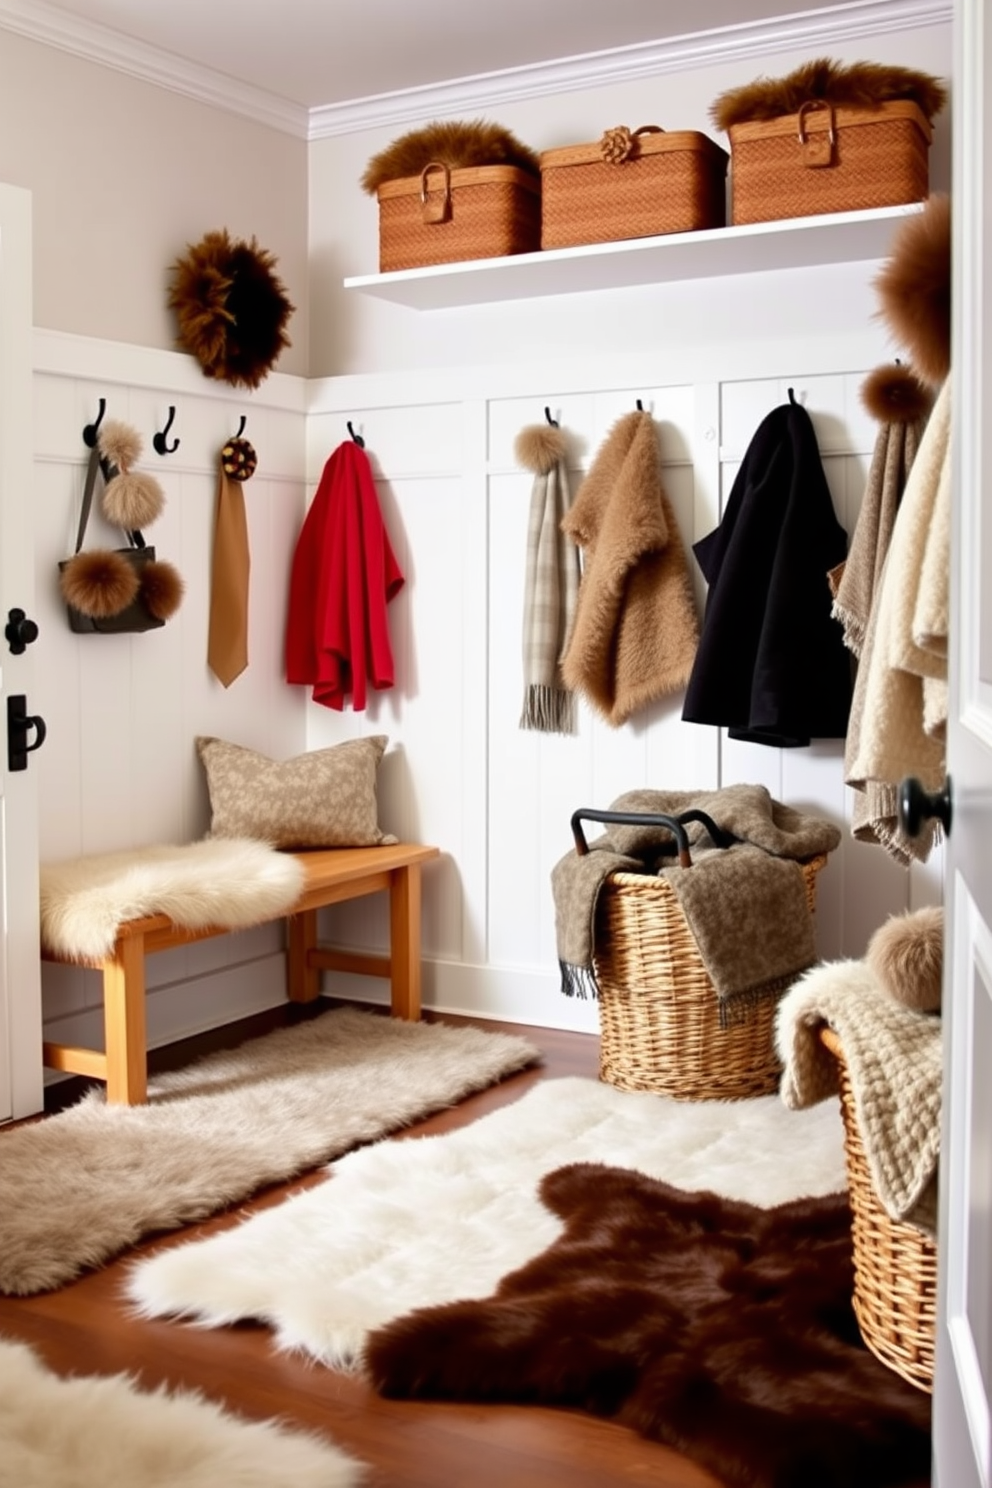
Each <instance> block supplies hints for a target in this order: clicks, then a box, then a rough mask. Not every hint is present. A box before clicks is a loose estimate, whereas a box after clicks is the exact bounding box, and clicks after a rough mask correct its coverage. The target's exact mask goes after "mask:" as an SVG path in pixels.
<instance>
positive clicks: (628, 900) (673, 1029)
mask: <svg viewBox="0 0 992 1488" xmlns="http://www.w3.org/2000/svg"><path fill="white" fill-rule="evenodd" d="M826 861H827V858H826V854H825V853H821V854H819V855H818V856H817V857H815V858H810V859H808V860H807V861H806V862H804V863H801V864H800V867H801V868H802V871H803V878H804V881H805V885H806V900H807V903H808V905H809V908H810V910H811V911H812V909H813V907H814V904H815V899H816V875H817V873H818V872H819V870H820V869H821V868H822V867H823V866H824V864H825V863H826ZM596 913H597V919H596V954H595V960H594V964H595V972H596V981H597V984H598V987H599V1017H600V1058H599V1072H600V1078H601V1079H602V1080H606V1081H608V1082H609V1083H610V1084H611V1085H617V1086H619V1087H620V1089H622V1090H650V1091H654V1092H655V1093H656V1094H661V1095H670V1096H673V1097H675V1098H676V1099H677V1100H739V1099H744V1098H746V1097H750V1096H758V1095H770V1094H771V1093H772V1092H773V1091H775V1090H777V1089H778V1083H779V1077H780V1075H781V1072H782V1066H781V1063H780V1062H779V1059H778V1057H777V1055H776V1052H775V1042H774V1023H775V1012H776V1009H777V1007H778V999H777V998H774V997H765V998H759V999H758V1000H757V1001H756V1002H755V1003H754V1005H753V1006H751V1007H748V1008H747V1010H746V1013H745V1014H744V1015H743V1016H742V1018H741V1020H740V1021H739V1022H734V1023H732V1024H730V1025H729V1026H728V1027H725V1028H724V1027H721V1025H720V1009H719V999H718V997H717V994H716V989H715V988H714V986H713V983H712V981H711V979H710V976H709V973H708V972H707V970H706V968H705V966H704V965H703V960H702V957H701V956H700V954H699V949H698V947H697V945H696V942H695V939H694V938H693V935H692V932H691V930H690V929H689V926H688V923H687V922H686V918H685V915H684V914H683V912H682V909H681V906H680V905H679V902H678V899H677V898H676V896H675V891H674V890H673V889H672V887H671V885H670V884H669V883H668V882H667V880H666V879H664V878H654V877H651V876H648V875H646V874H640V873H612V874H610V876H609V878H608V879H607V880H606V882H605V883H604V884H603V887H602V889H601V890H600V894H599V899H598V901H597V911H596Z"/></svg>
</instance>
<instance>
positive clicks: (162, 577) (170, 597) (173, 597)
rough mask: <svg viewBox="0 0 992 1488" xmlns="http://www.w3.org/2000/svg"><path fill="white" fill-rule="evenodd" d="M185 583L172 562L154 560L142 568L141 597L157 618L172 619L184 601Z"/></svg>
mask: <svg viewBox="0 0 992 1488" xmlns="http://www.w3.org/2000/svg"><path fill="white" fill-rule="evenodd" d="M185 588H186V586H185V584H184V583H183V581H182V578H181V577H180V575H179V571H178V569H176V568H174V567H173V565H172V564H171V563H163V562H162V561H161V560H154V559H153V560H152V562H151V563H146V564H145V566H144V568H143V569H142V570H141V597H142V599H143V600H144V601H145V604H146V605H147V606H148V608H149V609H150V610H151V612H152V614H153V615H154V616H155V618H156V620H171V619H172V617H173V615H174V614H175V613H176V611H177V610H178V608H179V606H180V605H181V604H182V602H183V594H184V592H185Z"/></svg>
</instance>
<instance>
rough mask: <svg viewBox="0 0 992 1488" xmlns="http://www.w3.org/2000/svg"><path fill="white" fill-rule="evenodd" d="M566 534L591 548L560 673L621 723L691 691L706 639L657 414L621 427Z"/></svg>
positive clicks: (627, 418)
mask: <svg viewBox="0 0 992 1488" xmlns="http://www.w3.org/2000/svg"><path fill="white" fill-rule="evenodd" d="M562 531H564V532H567V533H570V534H571V535H572V537H574V539H575V541H576V542H577V543H578V545H579V547H580V548H581V549H582V550H583V573H582V581H581V584H580V587H579V599H578V608H577V612H576V616H575V624H574V627H573V630H572V634H571V638H570V640H569V643H568V647H567V649H566V652H565V655H564V657H563V660H562V676H563V678H564V681H565V684H566V686H568V687H570V688H572V689H573V691H575V692H579V693H582V694H584V696H585V697H586V698H587V699H588V701H589V702H590V703H591V704H592V706H593V707H594V708H596V709H597V711H598V712H599V713H601V714H602V715H603V717H604V718H605V719H606V721H607V722H608V723H610V724H612V725H613V726H614V727H619V725H620V724H622V723H624V722H625V721H626V720H627V719H628V718H629V717H630V716H631V714H633V713H636V712H637V711H638V709H641V708H644V707H646V706H647V705H648V704H649V703H651V702H654V701H655V699H657V698H660V697H663V696H664V695H665V694H666V693H670V692H675V691H678V690H679V689H680V688H683V687H684V686H685V684H686V682H687V681H688V679H689V673H690V672H691V670H692V663H693V660H694V658H695V655H696V647H697V645H698V643H699V619H698V615H697V613H696V604H695V597H694V595H693V589H692V579H691V577H690V573H689V565H688V561H687V559H686V553H685V547H684V545H683V542H682V538H681V535H680V533H679V530H678V526H677V524H676V520H675V512H674V510H673V507H672V504H671V501H670V500H669V498H668V495H667V494H666V492H665V490H664V487H663V486H662V482H661V468H660V456H659V451H658V435H657V431H656V428H655V423H654V420H653V419H652V417H651V415H650V414H649V413H647V412H643V411H641V410H640V409H638V410H637V411H635V412H634V413H628V414H624V415H623V417H622V418H620V419H618V420H617V422H616V423H615V424H614V426H613V428H612V429H611V430H610V432H609V434H608V435H607V437H606V440H605V441H604V443H603V446H602V449H601V450H600V452H599V454H598V455H597V456H596V459H595V460H594V462H593V465H592V468H591V469H590V471H589V474H588V475H587V476H586V478H585V480H584V481H583V482H582V484H581V485H580V487H579V489H578V491H577V493H576V496H575V500H574V502H573V504H572V508H571V510H570V511H569V513H568V514H567V516H566V517H565V518H564V520H563V521H562Z"/></svg>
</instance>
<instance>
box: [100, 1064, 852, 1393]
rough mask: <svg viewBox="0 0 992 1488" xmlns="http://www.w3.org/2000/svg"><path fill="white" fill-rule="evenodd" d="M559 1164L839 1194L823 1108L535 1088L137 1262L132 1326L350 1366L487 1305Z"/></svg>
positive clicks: (590, 1083)
mask: <svg viewBox="0 0 992 1488" xmlns="http://www.w3.org/2000/svg"><path fill="white" fill-rule="evenodd" d="M570 1162H603V1163H609V1164H613V1165H616V1166H619V1167H630V1168H637V1169H638V1170H640V1171H641V1172H643V1173H646V1174H647V1175H648V1176H650V1177H653V1178H661V1179H664V1180H665V1181H666V1182H668V1183H672V1184H674V1185H676V1186H677V1187H679V1188H684V1189H700V1188H706V1189H712V1190H714V1191H715V1192H717V1193H719V1194H722V1195H724V1196H725V1197H728V1198H734V1199H743V1200H748V1201H750V1202H752V1203H758V1204H765V1205H773V1204H778V1203H783V1202H785V1201H786V1200H788V1199H793V1198H798V1197H800V1196H802V1195H819V1194H825V1193H832V1192H837V1191H839V1190H842V1189H844V1188H845V1187H846V1186H847V1179H846V1174H845V1168H844V1151H843V1130H842V1123H841V1116H840V1107H839V1104H838V1102H837V1100H836V1098H834V1099H831V1100H829V1101H825V1102H823V1103H822V1104H820V1105H818V1106H814V1107H812V1108H811V1109H809V1110H806V1111H789V1110H787V1109H786V1107H785V1106H784V1105H783V1104H782V1102H781V1100H780V1099H779V1097H778V1096H777V1095H770V1096H765V1097H762V1098H761V1099H758V1100H742V1101H700V1102H680V1101H674V1100H671V1099H669V1098H667V1097H665V1096H660V1095H648V1094H634V1093H629V1092H624V1091H620V1090H617V1089H615V1088H614V1087H613V1086H611V1085H606V1084H602V1083H600V1082H599V1081H596V1080H587V1079H580V1078H574V1077H573V1078H567V1079H558V1080H548V1081H544V1082H542V1083H540V1084H539V1085H536V1086H535V1087H534V1088H533V1089H532V1090H530V1091H529V1092H528V1093H527V1094H526V1095H524V1096H523V1097H522V1098H521V1099H520V1100H518V1101H516V1102H514V1103H513V1104H512V1105H510V1106H506V1107H502V1108H501V1109H499V1110H498V1111H494V1112H493V1113H492V1114H491V1115H488V1116H484V1117H482V1118H481V1119H480V1120H478V1121H475V1122H473V1123H472V1124H471V1125H469V1126H467V1127H463V1128H460V1129H459V1130H457V1131H454V1132H450V1133H446V1134H444V1135H441V1136H427V1137H419V1138H410V1139H408V1140H406V1141H402V1142H378V1143H376V1144H375V1146H373V1147H369V1148H366V1149H364V1150H363V1151H360V1152H354V1153H351V1154H350V1155H349V1156H347V1157H344V1158H341V1159H340V1160H339V1161H338V1162H336V1163H335V1164H334V1165H333V1167H332V1169H331V1174H330V1177H329V1180H328V1181H327V1182H326V1183H322V1184H320V1185H319V1186H318V1187H316V1188H313V1189H310V1190H308V1191H307V1192H306V1193H303V1194H300V1195H298V1196H296V1197H294V1198H291V1199H288V1200H287V1201H286V1202H285V1203H283V1204H281V1205H279V1206H278V1207H277V1208H275V1209H270V1210H266V1211H263V1212H262V1213H260V1214H257V1215H255V1216H253V1217H251V1218H250V1219H248V1220H246V1221H245V1222H244V1223H243V1224H241V1225H238V1226H237V1227H236V1228H234V1229H232V1230H228V1231H226V1232H224V1233H223V1234H220V1235H217V1236H213V1237H210V1238H208V1239H206V1240H201V1241H194V1242H187V1243H185V1244H180V1245H177V1246H174V1247H170V1248H169V1249H168V1250H166V1251H163V1252H161V1253H160V1254H159V1255H157V1256H155V1257H153V1258H151V1259H149V1260H147V1261H144V1262H138V1263H137V1264H136V1265H135V1266H134V1267H132V1268H131V1271H130V1273H129V1276H128V1280H127V1283H126V1286H127V1291H128V1293H129V1295H130V1298H131V1300H132V1302H133V1303H134V1304H135V1305H136V1307H137V1309H138V1310H139V1311H140V1312H141V1313H142V1314H144V1315H145V1316H149V1317H161V1316H169V1315H172V1316H179V1317H184V1318H188V1319H191V1320H194V1321H196V1322H199V1323H201V1324H206V1325H211V1326H217V1325H219V1324H225V1323H232V1322H235V1321H237V1320H239V1319H247V1318H255V1319H259V1320H261V1321H264V1322H266V1323H268V1324H269V1325H270V1326H271V1327H272V1328H274V1329H275V1332H276V1337H277V1342H278V1345H279V1346H280V1347H282V1348H286V1349H300V1350H303V1351H304V1352H306V1353H307V1354H309V1355H311V1356H312V1357H313V1358H315V1359H318V1360H321V1361H323V1362H324V1363H327V1364H332V1365H335V1366H338V1367H344V1368H347V1367H352V1366H354V1365H355V1363H356V1362H357V1361H358V1359H359V1356H360V1352H361V1349H362V1346H363V1342H364V1339H365V1336H366V1334H367V1332H368V1331H369V1329H371V1328H373V1327H377V1326H379V1325H380V1324H382V1323H385V1322H388V1321H390V1320H391V1319H393V1318H396V1317H399V1316H401V1315H402V1314H403V1313H406V1312H410V1311H411V1310H412V1309H413V1308H415V1307H422V1306H427V1305H428V1304H431V1303H439V1302H448V1301H454V1300H456V1299H458V1298H468V1297H485V1296H487V1295H488V1294H489V1293H490V1292H491V1291H492V1290H493V1288H494V1287H495V1286H496V1283H497V1282H498V1281H499V1279H500V1277H501V1276H503V1275H505V1274H506V1273H507V1272H508V1271H511V1270H513V1269H515V1268H516V1267H518V1266H521V1265H523V1263H524V1262H525V1261H527V1260H529V1259H530V1258H531V1257H533V1256H535V1255H537V1254H539V1252H541V1251H542V1250H544V1249H545V1247H546V1246H548V1245H549V1244H550V1243H551V1242H552V1241H553V1240H554V1239H555V1238H556V1237H557V1236H558V1234H559V1233H560V1229H561V1226H560V1224H559V1222H558V1221H557V1220H556V1219H555V1218H554V1217H553V1216H552V1215H551V1214H550V1213H549V1212H548V1211H547V1210H546V1209H545V1208H544V1207H543V1206H542V1205H541V1204H540V1203H539V1201H538V1199H537V1198H536V1193H535V1191H536V1185H537V1182H538V1180H539V1178H540V1177H541V1176H542V1174H544V1173H546V1172H549V1171H551V1169H553V1168H557V1167H560V1166H562V1164H564V1163H570Z"/></svg>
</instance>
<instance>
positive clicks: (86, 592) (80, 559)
mask: <svg viewBox="0 0 992 1488" xmlns="http://www.w3.org/2000/svg"><path fill="white" fill-rule="evenodd" d="M59 583H60V586H61V589H62V597H63V599H64V600H65V602H66V604H70V605H72V607H73V609H76V610H78V611H79V612H80V614H81V615H89V616H90V617H91V618H92V619H94V620H106V619H107V618H108V616H110V615H119V614H120V612H121V610H126V609H127V607H128V605H129V604H130V603H131V601H132V600H133V599H134V597H135V595H136V594H137V592H138V575H137V573H136V572H135V570H134V568H133V567H132V566H131V564H130V563H129V562H128V561H127V559H126V558H125V557H124V555H123V554H122V553H115V552H114V551H113V550H112V549H109V548H94V549H93V550H92V552H89V553H77V554H76V555H75V556H74V557H73V558H70V559H69V561H68V562H67V563H66V565H65V567H64V568H63V569H62V572H61V574H60V576H59Z"/></svg>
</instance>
